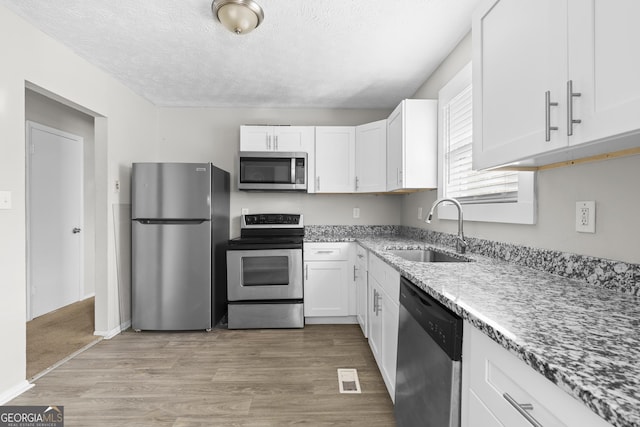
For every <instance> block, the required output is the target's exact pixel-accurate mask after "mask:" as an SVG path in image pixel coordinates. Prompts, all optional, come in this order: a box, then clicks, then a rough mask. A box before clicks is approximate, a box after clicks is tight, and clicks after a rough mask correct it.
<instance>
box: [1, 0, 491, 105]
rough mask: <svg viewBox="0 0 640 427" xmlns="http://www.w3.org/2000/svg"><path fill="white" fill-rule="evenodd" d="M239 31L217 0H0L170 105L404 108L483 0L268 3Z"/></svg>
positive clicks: (465, 29) (275, 0) (144, 92)
mask: <svg viewBox="0 0 640 427" xmlns="http://www.w3.org/2000/svg"><path fill="white" fill-rule="evenodd" d="M257 1H258V3H259V4H260V5H261V6H262V8H263V9H264V12H265V20H264V22H263V23H262V25H260V26H259V27H258V28H257V29H256V30H254V31H253V32H252V33H250V34H246V35H241V36H237V35H235V34H233V33H231V32H229V31H228V30H226V29H225V28H224V27H223V26H222V25H221V24H220V23H219V22H217V21H216V20H215V18H214V17H213V13H212V12H211V1H209V0H134V1H132V0H108V1H106V0H55V1H52V0H0V5H5V6H6V7H8V8H9V9H11V10H13V11H15V12H16V13H17V14H19V15H21V16H23V17H25V18H26V19H27V20H28V21H30V22H31V23H32V24H34V25H35V26H36V27H38V28H40V29H41V30H42V31H43V32H45V33H47V34H49V35H50V36H52V37H53V38H55V39H57V40H59V41H61V42H62V43H64V44H65V45H67V46H69V47H70V48H71V49H72V50H74V51H75V52H77V53H78V54H79V55H80V56H82V57H84V58H86V59H87V60H88V61H89V62H91V63H93V64H95V65H97V66H98V67H100V68H102V69H104V70H105V71H106V72H108V73H109V74H111V75H113V76H114V77H115V78H117V79H119V80H120V81H122V82H123V83H124V84H125V85H126V86H128V87H129V88H131V89H132V90H133V91H134V92H136V93H138V94H140V95H141V96H143V97H144V98H146V99H148V100H149V101H151V102H153V103H154V104H156V105H158V106H189V107H200V106H202V107H305V108H319V107H328V108H392V107H394V106H395V105H396V104H397V103H398V102H399V101H400V100H401V99H403V98H407V97H410V96H411V95H413V93H414V92H415V91H416V89H418V88H419V87H420V85H421V84H422V83H424V81H425V79H426V78H427V77H428V76H429V75H430V74H431V72H433V70H435V68H436V67H437V66H438V65H439V64H440V62H441V61H442V60H443V59H444V58H445V57H446V55H447V54H448V53H449V52H450V51H451V49H452V48H453V47H454V46H455V45H456V44H457V43H458V42H459V41H460V39H461V38H462V37H463V36H464V35H465V34H466V33H467V32H468V31H469V30H470V28H471V13H472V11H473V9H474V7H475V6H476V4H477V3H478V0H397V1H382V0H343V1H338V0H257Z"/></svg>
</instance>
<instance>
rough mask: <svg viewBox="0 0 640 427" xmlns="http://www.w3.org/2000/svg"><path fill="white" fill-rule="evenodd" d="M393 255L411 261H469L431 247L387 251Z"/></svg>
mask: <svg viewBox="0 0 640 427" xmlns="http://www.w3.org/2000/svg"><path fill="white" fill-rule="evenodd" d="M388 252H390V253H392V254H393V255H396V256H399V257H400V258H403V259H406V260H407V261H413V262H469V261H471V260H469V259H467V258H462V257H457V256H454V255H449V254H446V253H444V252H438V251H434V250H431V249H398V250H392V251H388Z"/></svg>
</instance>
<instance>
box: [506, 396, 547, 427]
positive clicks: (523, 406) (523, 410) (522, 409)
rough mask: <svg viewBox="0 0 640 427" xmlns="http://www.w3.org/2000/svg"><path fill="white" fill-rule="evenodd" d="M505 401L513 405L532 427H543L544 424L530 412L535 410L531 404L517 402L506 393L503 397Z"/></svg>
mask: <svg viewBox="0 0 640 427" xmlns="http://www.w3.org/2000/svg"><path fill="white" fill-rule="evenodd" d="M502 397H504V399H505V400H506V401H507V402H509V403H510V404H511V406H513V407H514V408H515V410H516V411H518V412H519V413H520V415H522V416H523V417H524V419H525V420H527V421H529V423H530V424H531V425H532V426H535V427H542V424H540V423H539V422H538V420H536V419H535V418H534V417H533V416H532V415H531V414H530V413H529V412H527V411H532V410H533V405H532V404H531V403H518V402H516V400H515V399H514V398H513V397H511V395H509V393H504V394H503V395H502Z"/></svg>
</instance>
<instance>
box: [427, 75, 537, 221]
mask: <svg viewBox="0 0 640 427" xmlns="http://www.w3.org/2000/svg"><path fill="white" fill-rule="evenodd" d="M438 98H439V135H438V139H439V153H441V154H440V159H439V162H438V163H439V171H440V173H439V178H438V181H439V182H438V197H452V198H455V199H457V200H458V201H459V202H460V203H462V204H463V205H465V206H464V216H465V219H468V220H472V221H490V222H510V223H522V224H534V223H535V174H534V173H533V172H517V171H474V170H473V169H472V163H471V160H472V148H473V98H472V82H471V64H468V65H467V66H466V67H465V68H463V69H462V71H460V72H459V73H458V74H457V75H456V76H455V77H454V78H453V79H451V81H449V83H447V84H446V85H445V86H444V87H443V88H442V89H441V90H440V92H439V94H438ZM441 206H442V205H441ZM438 217H439V218H441V219H456V218H457V212H456V211H455V209H454V208H453V207H452V206H446V205H445V206H442V208H440V209H439V210H438Z"/></svg>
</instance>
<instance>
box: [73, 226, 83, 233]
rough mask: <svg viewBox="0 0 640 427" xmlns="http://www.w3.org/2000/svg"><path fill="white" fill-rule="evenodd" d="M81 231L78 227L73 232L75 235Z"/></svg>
mask: <svg viewBox="0 0 640 427" xmlns="http://www.w3.org/2000/svg"><path fill="white" fill-rule="evenodd" d="M80 231H81V229H80V228H78V227H74V228H73V230H72V232H73V234H78V233H79V232H80Z"/></svg>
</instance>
